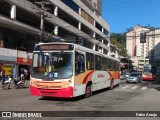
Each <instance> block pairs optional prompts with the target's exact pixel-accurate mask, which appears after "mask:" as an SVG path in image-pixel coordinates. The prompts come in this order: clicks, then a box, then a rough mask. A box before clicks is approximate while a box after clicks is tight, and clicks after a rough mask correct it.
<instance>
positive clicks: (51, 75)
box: [30, 42, 120, 98]
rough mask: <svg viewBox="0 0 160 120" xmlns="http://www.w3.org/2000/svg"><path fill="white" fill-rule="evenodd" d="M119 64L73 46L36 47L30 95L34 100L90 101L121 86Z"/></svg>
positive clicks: (81, 47)
mask: <svg viewBox="0 0 160 120" xmlns="http://www.w3.org/2000/svg"><path fill="white" fill-rule="evenodd" d="M119 67H120V61H119V59H116V58H112V57H110V56H108V55H105V54H102V53H100V52H97V51H94V50H91V49H89V48H86V47H83V46H80V45H78V44H73V43H61V42H51V43H39V44H36V46H35V49H34V51H33V58H32V66H31V71H30V73H31V81H30V92H31V95H33V96H43V97H58V98H73V97H77V96H81V95H83V96H85V97H89V96H91V95H92V93H93V92H94V91H97V90H100V89H104V88H110V89H113V88H114V86H115V85H118V84H119V83H120V71H119V70H120V68H119Z"/></svg>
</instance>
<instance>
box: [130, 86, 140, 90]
mask: <svg viewBox="0 0 160 120" xmlns="http://www.w3.org/2000/svg"><path fill="white" fill-rule="evenodd" d="M138 87H139V86H134V87H132V88H131V89H136V88H138Z"/></svg>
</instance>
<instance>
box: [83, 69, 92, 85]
mask: <svg viewBox="0 0 160 120" xmlns="http://www.w3.org/2000/svg"><path fill="white" fill-rule="evenodd" d="M93 73H94V71H91V72H89V73H88V74H87V75H86V76H85V78H84V79H83V82H82V84H85V83H87V81H89V80H91V77H92V75H93Z"/></svg>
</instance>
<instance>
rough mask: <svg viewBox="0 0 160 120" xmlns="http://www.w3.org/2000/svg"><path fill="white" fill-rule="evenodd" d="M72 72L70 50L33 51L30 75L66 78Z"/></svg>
mask: <svg viewBox="0 0 160 120" xmlns="http://www.w3.org/2000/svg"><path fill="white" fill-rule="evenodd" d="M72 74H73V67H72V53H71V52H35V53H34V54H33V62H32V70H31V75H32V77H33V78H38V79H43V80H56V79H67V78H70V77H71V76H72Z"/></svg>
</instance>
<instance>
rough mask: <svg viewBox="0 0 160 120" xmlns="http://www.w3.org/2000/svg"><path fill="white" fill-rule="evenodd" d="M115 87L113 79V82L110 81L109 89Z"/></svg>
mask: <svg viewBox="0 0 160 120" xmlns="http://www.w3.org/2000/svg"><path fill="white" fill-rule="evenodd" d="M113 88H114V80H113V79H112V80H111V83H110V87H109V89H110V90H113Z"/></svg>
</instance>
